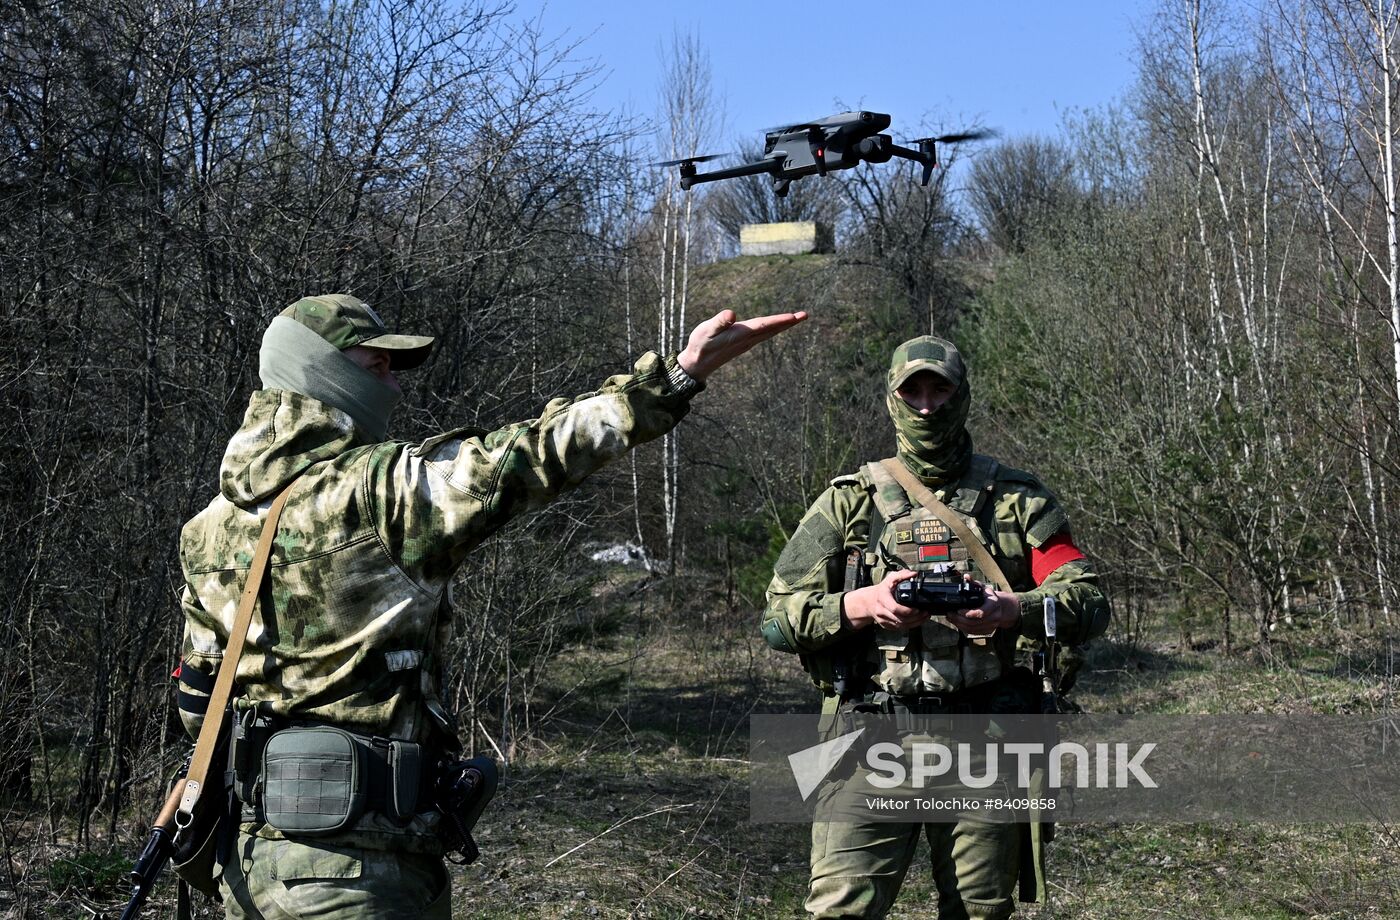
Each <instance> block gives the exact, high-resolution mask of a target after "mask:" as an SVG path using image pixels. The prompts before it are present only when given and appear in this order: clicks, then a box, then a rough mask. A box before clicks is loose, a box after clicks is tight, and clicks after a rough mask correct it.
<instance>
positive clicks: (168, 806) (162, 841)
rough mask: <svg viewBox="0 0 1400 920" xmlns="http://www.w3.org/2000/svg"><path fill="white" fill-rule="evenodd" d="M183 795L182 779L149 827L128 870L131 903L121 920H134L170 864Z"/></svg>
mask: <svg viewBox="0 0 1400 920" xmlns="http://www.w3.org/2000/svg"><path fill="white" fill-rule="evenodd" d="M184 794H185V779H184V778H183V777H182V778H181V779H180V780H179V782H177V783H176V784H175V786H174V788H173V789H171V790H170V795H169V796H168V797H167V798H166V800H165V804H164V805H163V806H161V809H160V814H158V815H156V820H155V823H154V824H153V825H152V826H151V836H149V837H147V838H146V846H145V847H143V848H142V850H141V855H140V856H138V857H137V859H136V864H135V865H134V866H132V867H131V900H129V901H127V903H126V909H125V910H123V911H122V915H121V920H135V918H136V915H137V914H139V913H140V912H141V907H142V905H144V904H145V903H146V899H147V898H149V897H150V896H151V889H152V888H154V887H155V884H156V879H157V878H159V877H160V873H161V871H162V870H163V869H165V864H166V863H168V862H170V856H171V854H172V853H173V852H174V851H175V813H176V812H177V811H179V810H180V799H181V798H182V797H183V796H184Z"/></svg>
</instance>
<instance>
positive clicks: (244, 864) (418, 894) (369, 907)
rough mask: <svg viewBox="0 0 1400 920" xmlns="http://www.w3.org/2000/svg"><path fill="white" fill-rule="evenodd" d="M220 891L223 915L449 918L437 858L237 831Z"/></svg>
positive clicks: (232, 919) (241, 918) (274, 919)
mask: <svg viewBox="0 0 1400 920" xmlns="http://www.w3.org/2000/svg"><path fill="white" fill-rule="evenodd" d="M219 891H220V893H221V894H222V895H223V899H224V915H225V916H226V917H228V918H229V920H313V918H315V920H350V918H365V920H409V918H419V917H423V918H430V920H449V918H451V916H452V886H451V884H450V883H449V879H448V876H447V869H446V868H445V867H444V866H443V864H442V859H441V857H438V856H425V855H423V854H421V853H400V852H394V851H387V850H368V849H358V848H351V847H342V846H328V845H313V844H312V843H306V842H302V841H297V840H266V839H264V838H262V837H254V836H251V835H249V834H239V836H238V843H237V858H235V859H233V860H231V864H230V865H228V866H225V867H224V874H223V883H222V884H221V885H220V886H219Z"/></svg>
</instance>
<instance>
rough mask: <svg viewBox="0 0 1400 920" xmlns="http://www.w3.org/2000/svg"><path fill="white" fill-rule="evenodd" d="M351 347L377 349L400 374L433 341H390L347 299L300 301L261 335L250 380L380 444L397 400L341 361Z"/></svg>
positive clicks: (375, 319) (370, 315)
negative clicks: (303, 400) (315, 407)
mask: <svg viewBox="0 0 1400 920" xmlns="http://www.w3.org/2000/svg"><path fill="white" fill-rule="evenodd" d="M352 345H365V346H368V347H371V348H382V349H385V350H386V351H388V352H389V354H390V365H389V366H390V367H391V368H392V369H394V370H407V369H408V368H412V367H417V366H418V365H420V364H422V363H423V361H424V360H426V359H427V357H428V353H429V352H430V351H431V350H432V346H433V340H432V338H431V337H430V336H422V335H392V334H390V333H389V332H388V331H387V330H386V329H385V328H384V323H383V321H382V320H380V318H379V316H378V315H377V314H376V313H375V312H374V311H373V310H371V309H370V308H369V306H368V305H367V304H365V303H364V302H363V301H361V300H359V299H357V298H355V297H351V296H350V295H349V294H328V295H323V296H318V297H303V298H302V299H301V300H298V301H297V302H296V303H294V304H292V305H291V306H290V307H288V308H287V309H285V310H283V311H282V312H281V313H280V314H279V315H278V316H277V317H275V318H274V319H273V320H272V323H271V324H270V325H269V326H268V327H267V332H266V333H264V334H263V340H262V348H261V350H260V351H259V353H258V376H259V377H260V378H262V384H263V387H264V388H266V389H269V390H290V391H291V392H293V393H301V394H302V395H303V396H310V397H311V398H312V399H316V400H319V401H321V402H323V403H325V404H326V405H328V406H333V407H334V408H336V409H339V410H341V411H342V412H345V413H346V414H348V415H349V416H350V417H351V418H352V419H354V421H355V425H356V427H358V428H360V429H361V430H363V431H364V432H365V434H367V435H368V436H369V438H370V439H371V440H373V441H382V440H384V437H385V436H386V435H387V434H388V431H389V416H390V415H392V414H393V411H394V407H395V406H397V405H398V403H399V399H400V398H401V394H400V393H399V392H398V391H396V390H394V389H393V388H392V387H390V386H389V385H387V384H385V383H384V382H383V381H381V380H380V379H379V378H377V377H375V376H374V375H373V374H371V373H370V372H369V371H367V370H365V369H364V368H362V367H360V366H359V365H358V364H356V363H355V362H354V361H351V360H350V359H349V358H347V357H346V356H345V355H343V354H341V350H342V349H345V348H349V347H351V346H352Z"/></svg>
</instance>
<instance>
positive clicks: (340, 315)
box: [281, 294, 433, 371]
mask: <svg viewBox="0 0 1400 920" xmlns="http://www.w3.org/2000/svg"><path fill="white" fill-rule="evenodd" d="M281 315H282V316H285V317H288V318H290V319H294V320H296V321H297V322H299V323H301V324H302V325H303V326H305V327H306V328H308V329H310V330H311V331H312V332H314V333H316V334H317V335H319V336H320V337H321V338H323V339H325V340H326V341H327V342H330V343H331V344H332V345H334V346H335V347H336V348H339V349H341V350H342V351H343V350H345V349H347V348H349V347H350V346H352V345H365V346H367V347H369V348H383V349H384V350H385V351H388V352H389V353H390V356H391V357H390V365H389V366H390V367H391V368H392V369H394V370H396V371H402V370H408V369H409V368H411V367H417V366H418V365H420V364H422V363H423V362H424V361H426V360H427V359H428V353H429V352H430V351H432V349H433V337H432V336H430V335H393V334H391V333H390V332H389V331H388V330H387V329H385V328H384V321H383V320H381V319H380V318H379V314H377V313H375V312H374V311H373V310H371V309H370V307H369V304H367V303H365V302H364V301H363V300H360V299H359V298H358V297H351V296H350V295H349V294H322V295H319V296H316V297H303V298H302V299H301V300H298V301H297V302H296V303H294V304H292V305H291V306H290V307H288V308H287V309H285V310H283V311H282V313H281Z"/></svg>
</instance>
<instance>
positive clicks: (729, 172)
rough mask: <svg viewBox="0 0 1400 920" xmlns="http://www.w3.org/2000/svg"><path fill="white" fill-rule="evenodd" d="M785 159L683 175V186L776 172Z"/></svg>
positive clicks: (688, 186)
mask: <svg viewBox="0 0 1400 920" xmlns="http://www.w3.org/2000/svg"><path fill="white" fill-rule="evenodd" d="M782 164H783V161H782V160H780V159H769V160H759V161H758V162H756V163H744V164H743V165H741V166H730V167H729V168H727V169H715V170H711V171H710V172H705V173H696V174H695V175H692V176H685V175H682V176H681V188H683V189H688V188H690V187H691V186H692V185H699V184H700V183H701V182H717V181H719V180H720V179H735V178H738V177H739V176H757V175H762V174H763V173H775V172H777V171H778V170H779V169H781V168H782Z"/></svg>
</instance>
